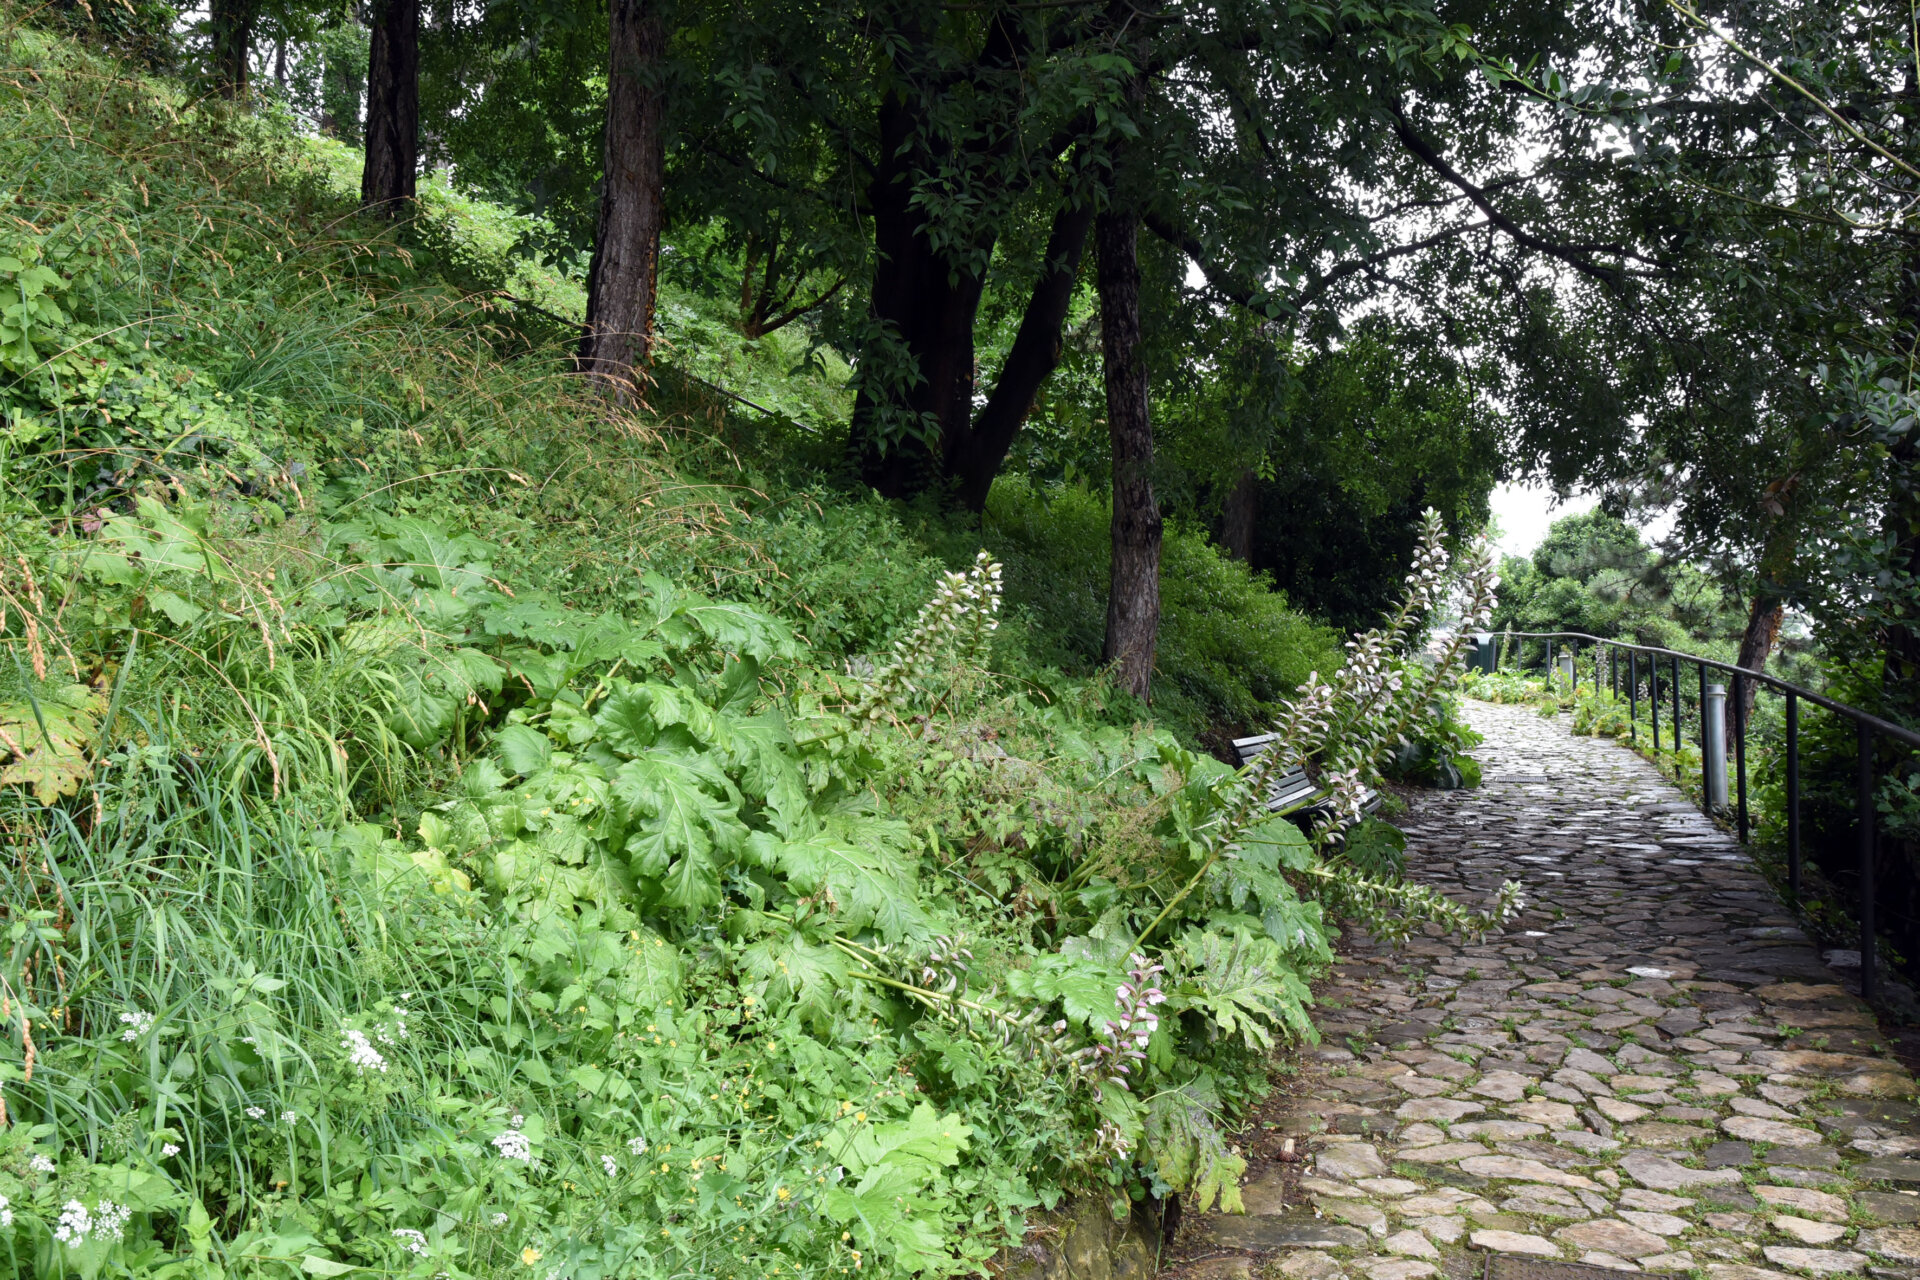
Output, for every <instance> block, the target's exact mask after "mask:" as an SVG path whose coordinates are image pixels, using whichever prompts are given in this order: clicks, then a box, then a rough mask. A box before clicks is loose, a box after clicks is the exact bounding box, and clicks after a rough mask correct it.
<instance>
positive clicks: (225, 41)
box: [207, 0, 254, 101]
mask: <svg viewBox="0 0 1920 1280" xmlns="http://www.w3.org/2000/svg"><path fill="white" fill-rule="evenodd" d="M253 22H254V0H210V3H209V4H208V6H207V26H208V32H209V35H210V37H211V46H212V47H211V48H210V49H209V54H210V55H211V58H212V64H213V65H212V72H213V87H214V92H216V93H218V94H219V95H220V96H221V97H222V98H225V99H227V100H228V101H238V100H239V99H241V98H244V97H246V96H247V71H248V55H249V54H250V53H251V52H252V48H253Z"/></svg>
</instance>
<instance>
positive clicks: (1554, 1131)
mask: <svg viewBox="0 0 1920 1280" xmlns="http://www.w3.org/2000/svg"><path fill="white" fill-rule="evenodd" d="M1466 713H1467V718H1468V719H1469V721H1470V722H1471V723H1472V724H1473V726H1474V727H1475V728H1476V729H1478V730H1479V731H1480V732H1481V733H1482V734H1484V735H1485V736H1486V742H1485V744H1484V745H1483V746H1481V747H1480V748H1479V749H1478V750H1477V751H1476V753H1475V754H1476V755H1477V756H1478V757H1479V759H1480V761H1481V764H1482V767H1483V770H1484V774H1485V778H1484V782H1483V784H1482V785H1481V786H1480V787H1479V788H1478V789H1476V790H1473V791H1466V792H1443V793H1429V794H1428V795H1427V796H1425V797H1423V798H1422V800H1421V801H1420V803H1419V805H1418V806H1417V808H1416V809H1415V810H1414V812H1413V813H1412V814H1411V815H1409V816H1408V817H1407V818H1406V819H1404V820H1403V825H1404V826H1405V829H1406V831H1407V836H1408V849H1407V856H1408V874H1409V875H1410V876H1411V877H1412V878H1415V879H1419V880H1424V881H1427V882H1429V883H1433V884H1436V885H1439V886H1441V887H1442V888H1443V889H1445V890H1446V891H1448V892H1453V891H1455V890H1459V891H1461V892H1463V893H1465V894H1466V895H1468V896H1471V897H1473V898H1475V899H1476V900H1480V901H1484V900H1485V899H1486V898H1487V897H1488V896H1490V895H1491V893H1492V891H1493V890H1494V889H1495V888H1496V887H1497V886H1498V885H1499V884H1500V882H1501V881H1503V880H1506V879H1509V878H1517V879H1519V880H1521V881H1522V882H1523V883H1524V885H1525V886H1526V904H1527V905H1526V909H1525V910H1524V912H1523V913H1522V914H1521V916H1520V917H1519V918H1517V919H1515V920H1514V921H1512V922H1510V923H1509V925H1508V927H1507V929H1506V931H1505V932H1504V933H1503V934H1497V935H1491V936H1489V937H1487V938H1485V939H1483V940H1481V941H1480V942H1478V943H1471V942H1467V941H1464V940H1461V939H1457V938H1451V937H1446V936H1440V937H1432V936H1425V937H1416V938H1415V939H1414V940H1413V941H1412V942H1410V943H1408V944H1406V945H1403V946H1401V947H1398V948H1387V947H1385V946H1381V945H1375V944H1374V943H1372V942H1371V941H1370V940H1369V939H1367V938H1365V937H1364V936H1356V935H1355V934H1353V933H1349V934H1348V936H1347V937H1345V938H1344V939H1342V941H1341V943H1340V947H1339V949H1340V953H1341V963H1340V964H1339V965H1338V966H1337V968H1336V970H1335V972H1334V973H1333V974H1332V975H1331V976H1330V977H1329V979H1328V981H1327V982H1325V983H1324V984H1322V987H1321V992H1320V1003H1319V1005H1318V1007H1317V1009H1316V1011H1315V1013H1316V1018H1317V1020H1318V1022H1319V1024H1320V1027H1321V1031H1322V1035H1323V1040H1322V1042H1321V1044H1320V1045H1319V1046H1317V1047H1315V1048H1312V1049H1310V1050H1308V1051H1307V1052H1306V1054H1305V1055H1304V1058H1303V1060H1302V1063H1301V1067H1302V1072H1301V1075H1300V1076H1299V1077H1298V1078H1297V1079H1291V1080H1287V1081H1284V1082H1283V1089H1282V1091H1281V1092H1283V1093H1284V1094H1285V1097H1284V1098H1279V1099H1277V1100H1276V1101H1275V1102H1274V1103H1272V1104H1270V1105H1269V1108H1268V1110H1267V1113H1266V1115H1265V1116H1264V1117H1263V1119H1262V1121H1260V1122H1256V1124H1255V1125H1254V1126H1253V1127H1252V1128H1251V1129H1250V1130H1249V1131H1248V1132H1247V1133H1246V1134H1243V1135H1242V1147H1243V1151H1244V1153H1245V1154H1246V1155H1247V1156H1248V1157H1249V1160H1250V1166H1249V1172H1248V1176H1247V1179H1246V1183H1245V1186H1244V1188H1243V1193H1242V1194H1243V1198H1244V1200H1245V1204H1246V1209H1247V1213H1246V1214H1245V1215H1244V1216H1241V1215H1221V1214H1207V1215H1203V1216H1200V1217H1197V1218H1190V1219H1189V1220H1188V1222H1187V1223H1186V1224H1185V1225H1184V1226H1183V1227H1181V1229H1180V1232H1179V1235H1178V1237H1177V1239H1176V1241H1175V1242H1174V1249H1173V1252H1172V1257H1173V1259H1174V1260H1175V1261H1174V1264H1173V1266H1172V1269H1171V1274H1174V1275H1178V1276H1183V1277H1190V1278H1192V1280H1215V1278H1219V1280H1225V1278H1227V1277H1237V1276H1248V1277H1254V1276H1264V1277H1273V1278H1280V1277H1285V1278H1287V1280H1335V1278H1336V1277H1339V1278H1343V1280H1421V1278H1422V1277H1427V1276H1442V1277H1453V1278H1455V1280H1459V1278H1461V1277H1466V1276H1469V1275H1471V1276H1475V1277H1478V1276H1480V1275H1482V1274H1483V1272H1485V1271H1487V1264H1488V1258H1489V1257H1490V1256H1492V1257H1494V1258H1496V1259H1499V1260H1501V1261H1499V1262H1498V1263H1497V1265H1495V1266H1494V1267H1493V1268H1492V1269H1491V1274H1492V1275H1493V1276H1494V1277H1495V1278H1496V1280H1498V1277H1500V1276H1501V1275H1503V1274H1505V1275H1512V1276H1518V1275H1519V1274H1521V1273H1520V1270H1519V1268H1517V1267H1514V1266H1513V1264H1514V1263H1515V1262H1519V1261H1522V1260H1527V1261H1535V1262H1545V1261H1557V1262H1559V1263H1563V1264H1564V1263H1585V1264H1588V1265H1590V1266H1599V1267H1606V1268H1613V1269H1617V1270H1620V1271H1647V1272H1664V1273H1692V1274H1693V1275H1695V1276H1700V1277H1705V1278H1706V1280H1790V1278H1792V1277H1824V1276H1840V1275H1849V1274H1858V1275H1866V1276H1879V1277H1896V1276H1897V1277H1915V1278H1916V1280H1920V1194H1917V1193H1920V1108H1916V1106H1915V1105H1914V1103H1913V1101H1912V1100H1911V1095H1912V1094H1913V1092H1914V1084H1913V1080H1912V1079H1911V1077H1910V1076H1909V1075H1908V1074H1907V1072H1906V1071H1905V1069H1904V1068H1902V1067H1901V1065H1900V1064H1899V1063H1898V1062H1897V1061H1895V1060H1894V1059H1892V1058H1891V1057H1889V1056H1886V1052H1887V1051H1886V1049H1885V1047H1884V1045H1883V1041H1882V1038H1881V1037H1880V1035H1879V1034H1878V1033H1877V1031H1876V1030H1875V1026H1874V1020H1873V1018H1872V1016H1871V1014H1870V1013H1869V1012H1868V1010H1867V1009H1866V1007H1865V1006H1864V1005H1862V1004H1861V1003H1860V1001H1859V1000H1857V999H1856V998H1855V997H1853V996H1852V995H1850V994H1848V992H1847V991H1846V989H1845V988H1844V986H1843V985H1842V983H1841V979H1840V977H1839V976H1838V975H1836V973H1835V972H1834V971H1833V970H1830V969H1829V968H1827V967H1826V966H1825V965H1824V964H1823V963H1822V962H1821V958H1820V956H1819V954H1817V953H1816V951H1815V950H1814V948H1813V947H1812V946H1811V945H1810V944H1809V943H1808V942H1807V940H1806V939H1805V937H1804V936H1803V935H1802V934H1801V932H1800V931H1799V929H1798V928H1797V927H1796V925H1795V922H1794V919H1793V917H1792V915H1791V914H1790V913H1789V912H1788V911H1787V910H1786V909H1785V908H1784V907H1782V906H1781V904H1780V902H1779V901H1778V899H1777V898H1776V897H1775V896H1774V894H1773V893H1772V891H1771V889H1770V888H1769V887H1768V885H1767V883H1766V882H1765V881H1764V880H1763V879H1762V878H1761V877H1760V875H1759V874H1758V873H1757V872H1756V871H1755V870H1754V869H1753V868H1752V866H1751V865H1750V864H1749V863H1748V861H1747V859H1746V857H1745V855H1744V854H1743V853H1742V852H1741V849H1740V847H1739V845H1738V844H1737V843H1736V842H1735V841H1734V840H1733V839H1732V837H1730V836H1728V835H1726V834H1724V833H1722V832H1721V831H1719V830H1718V829H1717V828H1716V827H1714V825H1713V824H1712V823H1711V822H1709V821H1708V820H1707V819H1706V818H1705V817H1703V816H1702V815H1701V814H1700V813H1699V812H1698V811H1697V810H1696V809H1694V808H1693V807H1692V806H1691V805H1690V804H1689V803H1688V802H1687V801H1686V800H1685V798H1684V797H1683V796H1682V795H1681V794H1680V793H1679V792H1678V791H1677V790H1676V789H1675V788H1674V787H1673V786H1672V785H1670V784H1669V783H1667V782H1665V781H1664V780H1663V779H1662V778H1661V777H1660V776H1659V775H1658V773H1657V772H1656V771H1655V769H1654V767H1653V766H1652V765H1651V764H1649V763H1647V762H1646V761H1644V760H1642V759H1641V758H1640V757H1638V756H1636V755H1634V754H1633V753H1632V752H1630V751H1628V750H1626V749H1624V748H1622V747H1619V746H1616V745H1614V744H1613V743H1612V742H1610V741H1608V740H1605V739H1598V738H1576V737H1573V736H1571V735H1570V734H1569V733H1568V732H1567V728H1566V724H1567V721H1566V717H1565V716H1558V717H1555V718H1553V719H1542V718H1540V717H1539V716H1538V715H1536V714H1535V713H1534V712H1533V710H1532V709H1530V708H1516V707H1503V706H1493V705H1490V704H1486V703H1478V702H1469V703H1467V704H1466ZM1433 932H1438V930H1437V929H1436V930H1433Z"/></svg>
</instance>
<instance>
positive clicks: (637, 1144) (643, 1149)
mask: <svg viewBox="0 0 1920 1280" xmlns="http://www.w3.org/2000/svg"><path fill="white" fill-rule="evenodd" d="M627 1150H629V1151H631V1152H633V1154H635V1155H637V1156H643V1155H645V1154H647V1140H646V1139H645V1138H640V1137H635V1138H628V1139H627Z"/></svg>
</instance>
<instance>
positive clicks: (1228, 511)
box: [1220, 467, 1260, 564]
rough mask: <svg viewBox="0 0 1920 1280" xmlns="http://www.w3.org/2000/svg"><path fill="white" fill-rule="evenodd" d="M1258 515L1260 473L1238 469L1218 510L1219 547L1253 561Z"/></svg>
mask: <svg viewBox="0 0 1920 1280" xmlns="http://www.w3.org/2000/svg"><path fill="white" fill-rule="evenodd" d="M1259 518H1260V477H1259V476H1258V475H1256V474H1255V473H1254V470H1253V468H1252V467H1248V468H1247V469H1246V470H1244V471H1242V472H1241V473H1240V474H1239V475H1238V476H1237V477H1235V479H1234V482H1233V488H1231V489H1229V490H1228V491H1227V504H1226V507H1225V509H1223V510H1222V511H1221V513H1220V549H1221V550H1222V551H1224V552H1226V553H1227V554H1228V555H1230V556H1232V557H1233V558H1234V559H1235V560H1238V561H1240V562H1242V563H1243V564H1252V563H1253V529H1254V525H1255V524H1256V523H1258V521H1259Z"/></svg>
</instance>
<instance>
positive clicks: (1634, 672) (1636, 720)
mask: <svg viewBox="0 0 1920 1280" xmlns="http://www.w3.org/2000/svg"><path fill="white" fill-rule="evenodd" d="M1627 741H1628V742H1638V741H1640V655H1639V654H1638V653H1637V652H1635V651H1634V650H1632V649H1629V650H1627Z"/></svg>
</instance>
